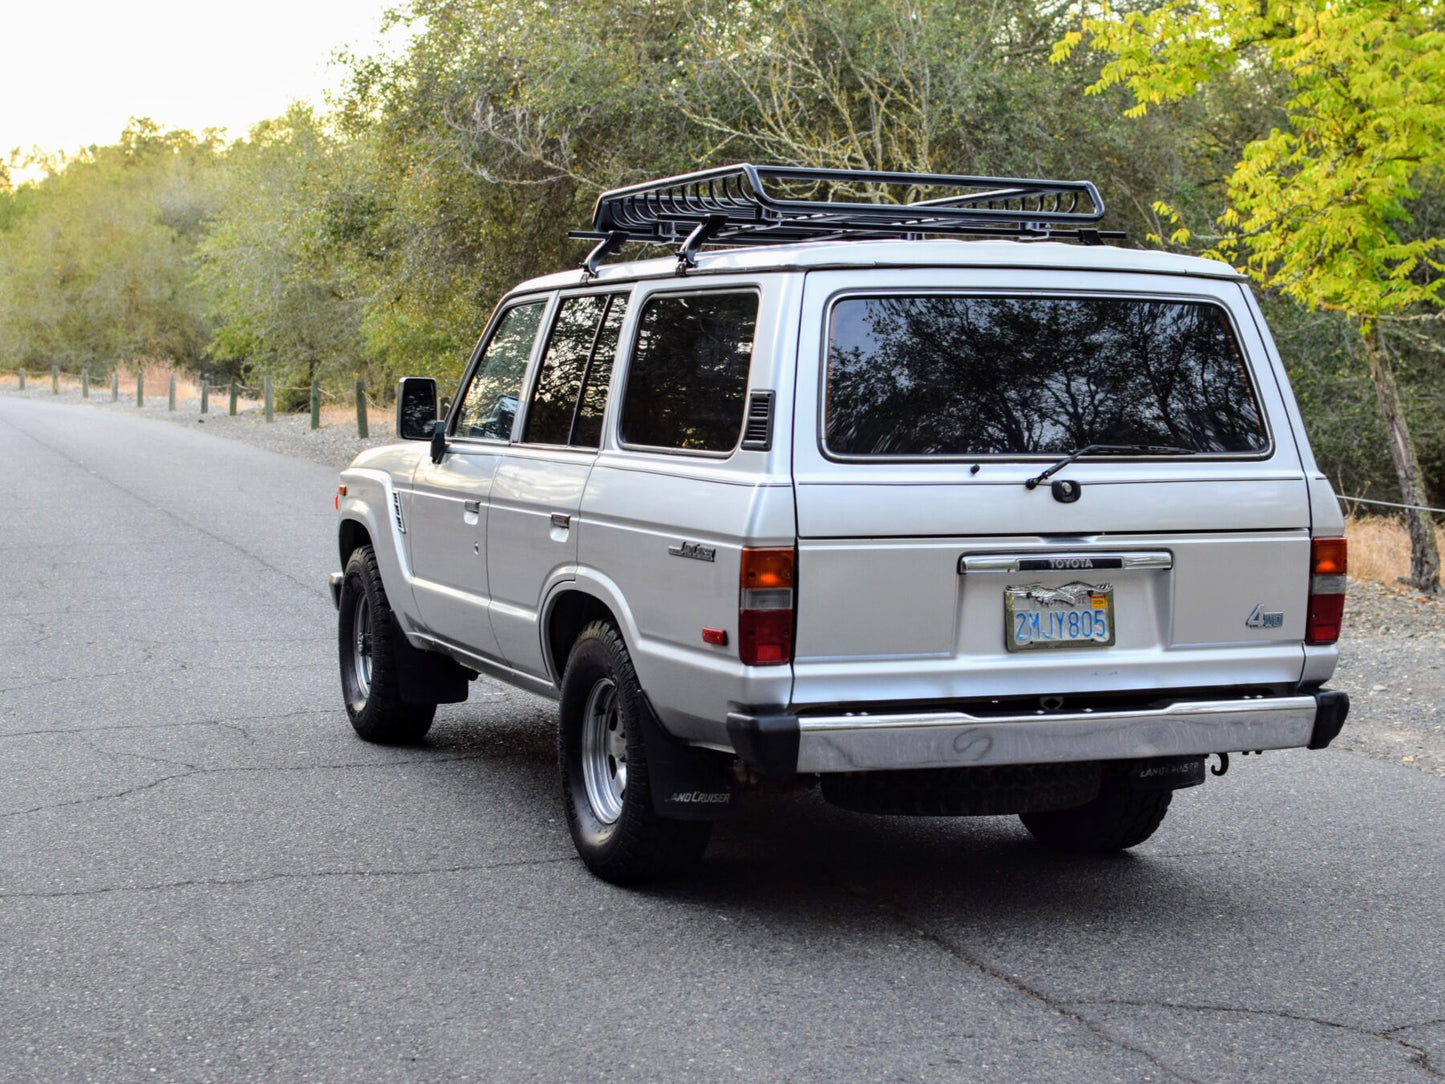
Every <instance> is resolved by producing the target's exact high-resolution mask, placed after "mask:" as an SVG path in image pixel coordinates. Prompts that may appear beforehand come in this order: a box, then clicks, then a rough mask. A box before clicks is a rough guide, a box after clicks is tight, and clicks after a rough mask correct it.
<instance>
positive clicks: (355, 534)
mask: <svg viewBox="0 0 1445 1084" xmlns="http://www.w3.org/2000/svg"><path fill="white" fill-rule="evenodd" d="M336 541H337V547H338V549H340V551H341V553H340V556H341V567H342V568H345V567H346V562H347V561H349V560H350V559H351V555H352V554H353V553H354V552H356V550H357V549H359V548H360V547H362V546H372V547H373V549H374V548H375V546H374V545H373V543H372V540H371V532H370V531H369V530H368V529H367V526H366V524H365V523H363V522H362V521H361V520H359V519H350V518H343V519H342V521H341V524H340V526H339V527H338V528H337V531H336Z"/></svg>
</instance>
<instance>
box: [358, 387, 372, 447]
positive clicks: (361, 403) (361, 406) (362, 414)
mask: <svg viewBox="0 0 1445 1084" xmlns="http://www.w3.org/2000/svg"><path fill="white" fill-rule="evenodd" d="M356 435H357V436H358V437H360V438H361V439H362V440H365V439H366V438H367V437H368V436H369V435H370V434H369V433H368V431H367V426H366V381H365V380H362V379H361V377H359V376H358V377H357V378H356Z"/></svg>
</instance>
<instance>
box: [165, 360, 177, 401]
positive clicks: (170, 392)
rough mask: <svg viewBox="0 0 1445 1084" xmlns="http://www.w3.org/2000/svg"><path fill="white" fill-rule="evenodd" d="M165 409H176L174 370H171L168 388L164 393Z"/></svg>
mask: <svg viewBox="0 0 1445 1084" xmlns="http://www.w3.org/2000/svg"><path fill="white" fill-rule="evenodd" d="M166 409H167V410H175V409H176V373H175V370H174V369H172V370H171V385H170V388H169V389H168V390H167V391H166Z"/></svg>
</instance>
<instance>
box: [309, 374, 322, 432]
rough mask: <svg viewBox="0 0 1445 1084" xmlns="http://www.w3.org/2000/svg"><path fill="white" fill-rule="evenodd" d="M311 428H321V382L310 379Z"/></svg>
mask: <svg viewBox="0 0 1445 1084" xmlns="http://www.w3.org/2000/svg"><path fill="white" fill-rule="evenodd" d="M311 428H312V429H320V428H321V382H320V381H319V380H313V381H311Z"/></svg>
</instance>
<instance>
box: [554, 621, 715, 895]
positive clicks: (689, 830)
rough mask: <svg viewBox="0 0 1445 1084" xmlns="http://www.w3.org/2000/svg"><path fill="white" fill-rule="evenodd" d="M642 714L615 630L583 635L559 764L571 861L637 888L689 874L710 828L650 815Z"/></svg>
mask: <svg viewBox="0 0 1445 1084" xmlns="http://www.w3.org/2000/svg"><path fill="white" fill-rule="evenodd" d="M648 710H650V709H649V708H648V706H647V701H646V699H645V698H644V697H643V695H642V688H641V686H640V685H639V684H638V681H637V674H636V672H635V671H634V670H633V668H632V658H631V656H629V655H628V653H627V647H626V645H625V644H624V643H623V642H622V636H621V634H620V633H618V631H617V629H616V627H615V626H613V625H612V624H611V623H610V622H606V621H594V622H592V623H591V624H590V625H588V626H587V627H586V628H585V629H583V630H582V632H581V634H580V635H579V636H578V637H577V641H576V643H574V644H573V646H572V652H571V654H570V655H569V656H568V659H567V671H566V673H565V674H564V675H563V678H562V707H561V722H560V725H559V726H558V728H557V760H558V766H559V768H560V769H561V775H562V802H563V807H564V809H565V811H566V814H567V827H568V828H569V829H570V830H571V833H572V842H573V843H574V844H575V845H576V847H577V853H578V854H579V855H580V856H581V858H582V861H583V862H584V863H586V865H587V868H588V869H590V870H591V871H592V872H593V873H595V874H597V876H599V877H601V878H602V879H603V880H606V881H611V882H613V883H614V884H636V883H639V882H642V881H651V880H659V879H661V878H664V877H671V876H676V875H678V874H680V873H684V872H686V871H688V870H690V869H692V868H693V867H695V866H696V865H697V863H698V862H699V861H700V860H701V858H702V853H703V850H704V849H705V848H706V847H707V841H708V836H709V835H710V834H711V829H712V825H711V824H709V823H708V822H706V821H679V820H673V819H671V818H668V817H663V816H660V815H659V814H658V813H657V812H656V811H655V810H654V808H653V804H652V789H651V780H650V778H649V774H648V770H647V749H646V746H645V743H644V739H643V727H642V725H641V721H642V718H643V715H642V713H643V712H646V711H648Z"/></svg>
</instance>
